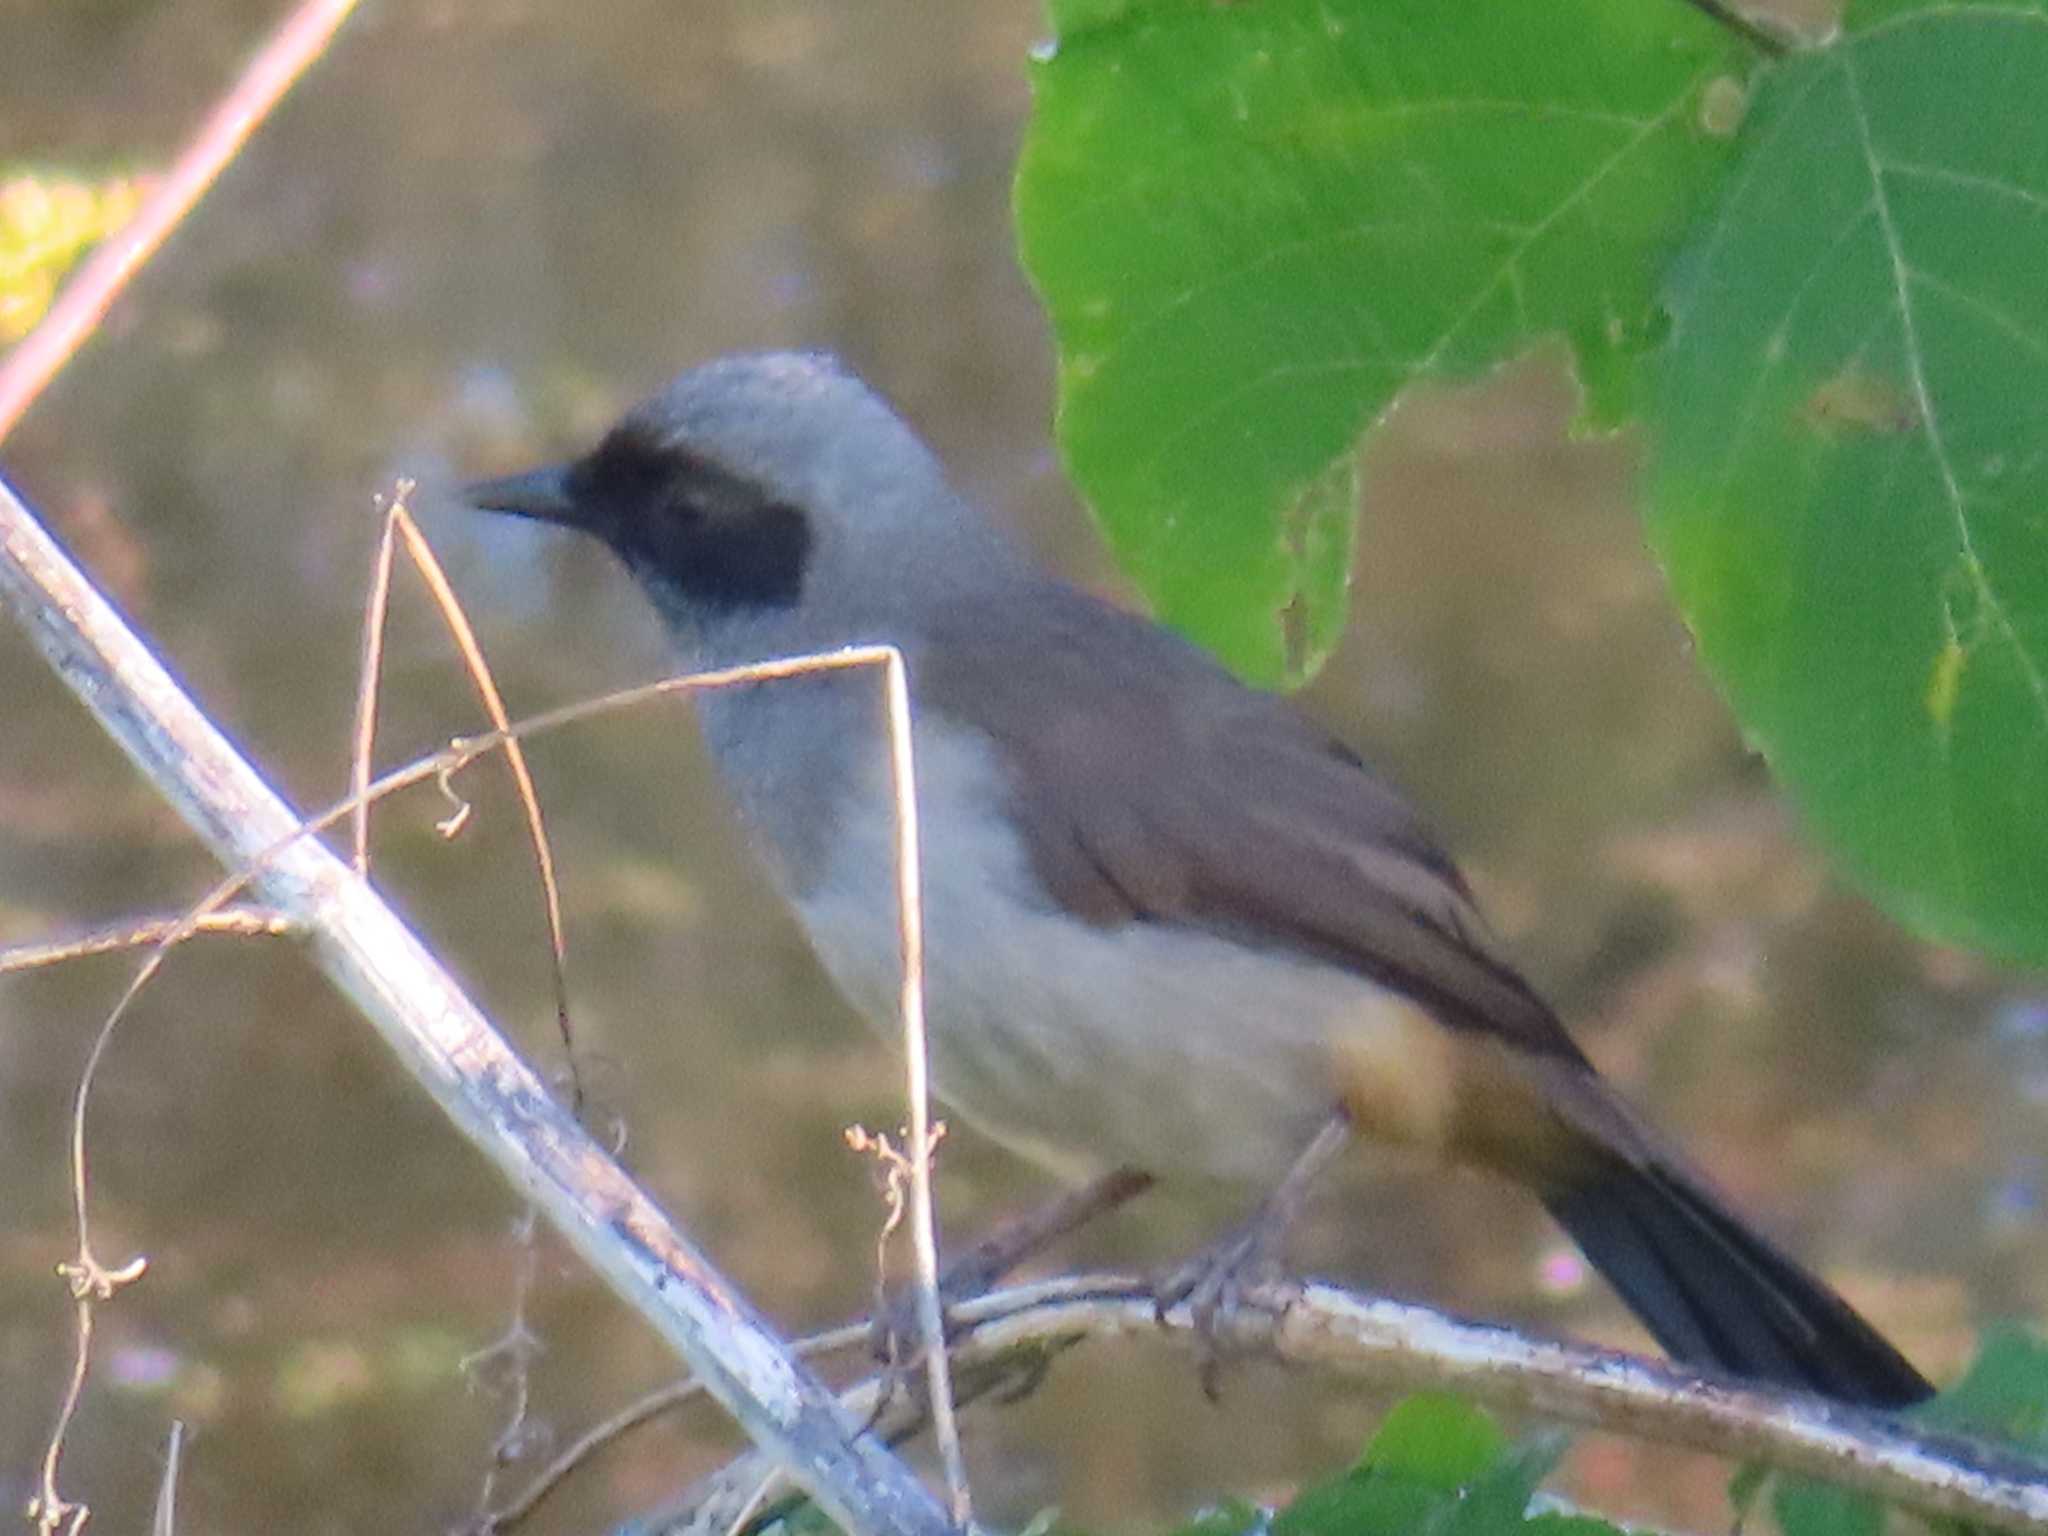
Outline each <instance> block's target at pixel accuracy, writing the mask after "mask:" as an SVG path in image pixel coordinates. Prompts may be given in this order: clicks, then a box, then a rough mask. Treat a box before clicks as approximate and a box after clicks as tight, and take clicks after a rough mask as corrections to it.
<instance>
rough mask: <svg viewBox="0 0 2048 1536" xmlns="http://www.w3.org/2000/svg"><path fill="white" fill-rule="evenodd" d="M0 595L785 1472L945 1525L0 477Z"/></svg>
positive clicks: (471, 1132)
mask: <svg viewBox="0 0 2048 1536" xmlns="http://www.w3.org/2000/svg"><path fill="white" fill-rule="evenodd" d="M0 605H4V606H5V607H6V608H7V609H9V610H10V611H11V612H12V613H13V614H14V615H15V617H16V618H17V619H18V620H20V622H21V623H22V625H23V626H24V627H25V628H26V629H27V631H28V633H29V636H30V638H31V640H33V641H34V643H35V645H36V646H37V648H38V649H39V650H40V651H41V652H42V653H43V655H44V657H45V659H46V660H47V661H48V662H49V663H50V665H51V666H52V667H53V668H54V669H55V670H56V672H57V674H58V676H59V677H61V678H62V679H63V680H64V681H65V682H66V683H67V684H68V685H69V686H70V687H71V689H72V690H73V692H75V693H76V694H77V695H78V696H79V698H80V699H81V701H82V702H84V703H85V705H86V706H87V708H88V709H90V710H91V711H92V713H93V714H94V716H95V717H96V718H97V719H98V720H99V722H100V724H101V725H102V726H103V727H104V728H105V729H106V730H107V732H108V734H109V735H111V736H112V737H113V738H114V740H115V741H116V742H117V743H118V744H119V745H120V746H121V747H122V749H123V750H124V751H126V752H127V753H128V755H129V756H130V758H131V759H133V760H134V762H135V763H136V765H137V766H138V767H139V768H141V769H142V771H143V773H144V774H145V775H146V776H147V777H148V778H149V779H150V781H151V782H152V783H153V784H155V785H156V787H157V789H158V790H159V792H160V793H162V794H163V795H164V797H165V798H166V799H167V800H168V801H169V802H170V803H171V805H172V806H173V807H174V808H175V809H176V810H177V811H178V812H179V814H180V815H182V816H183V817H184V818H185V820H186V821H187V822H188V823H189V824H190V825H191V827H192V828H193V830H194V831H195V832H197V833H198V834H199V836H200V837H201V838H202V839H203V840H204V841H205V842H206V843H207V845H208V846H209V847H210V848H211V849H212V850H213V851H214V853H215V855H216V856H217V857H218V858H219V859H220V860H221V861H222V862H223V863H225V864H227V865H228V866H229V867H230V868H231V869H237V870H239V869H242V868H244V867H248V866H252V865H253V866H255V868H254V873H253V875H252V878H251V879H250V882H249V884H250V889H251V891H252V893H253V895H254V897H255V899H256V900H257V901H259V902H261V903H262V904H263V905H265V906H267V907H270V908H274V909H275V910H277V911H278V912H280V913H282V914H284V915H285V916H286V917H288V918H290V919H291V920H292V921H294V922H295V923H297V924H298V925H299V926H300V927H301V928H302V929H303V930H304V932H305V933H306V935H307V937H308V940H309V942H310V947H311V950H312V953H313V956H314V958H315V960H316V961H317V962H318V963H319V964H320V966H321V967H322V968H323V969H324V970H326V972H327V973H328V975H329V977H330V978H331V979H332V980H333V981H334V982H335V984H336V985H337V986H338V987H339V988H340V989H341V991H342V992H343V994H344V995H346V996H347V997H348V998H349V999H350V1000H351V1001H353V1002H354V1003H355V1005H356V1007H357V1008H358V1009H359V1010H360V1011H361V1012H362V1013H363V1015H364V1017H365V1018H367V1019H368V1020H369V1021H370V1023H372V1024H373V1025H374V1026H375V1027H376V1029H377V1030H378V1033H379V1034H380V1035H381V1036H382V1037H383V1038H384V1040H385V1042H386V1044H388V1045H389V1046H390V1047H391V1048H392V1049H393V1050H394V1051H395V1052H396V1053H397V1055H398V1056H399V1059H400V1060H401V1062H403V1064H404V1065H405V1067H406V1068H407V1070H409V1071H410V1072H411V1073H412V1074H413V1075H414V1076H415V1077H417V1078H418V1079H419V1080H420V1082H421V1084H422V1085H423V1086H424V1087H425V1088H426V1089H427V1090H428V1091H429V1092H430V1093H431V1094H432V1095H433V1096H434V1098H435V1100H436V1101H437V1102H438V1103H439V1104H440V1105H441V1107H442V1109H443V1110H444V1111H445V1112H446V1113H447V1114H448V1115H449V1117H450V1118H451V1119H452V1120H454V1121H455V1123H456V1125H457V1127H458V1128H459V1129H460V1130H461V1131H462V1132H463V1134H464V1135H466V1136H468V1137H469V1138H470V1140H471V1141H473V1142H474V1143H475V1144H476V1145H477V1146H478V1147H479V1148H480V1149H481V1150H482V1151H483V1152H484V1153H485V1154H486V1155H487V1156H488V1157H490V1158H491V1159H492V1161H494V1162H495V1163H496V1164H497V1165H498V1166H499V1168H500V1169H501V1170H502V1171H503V1172H504V1173H505V1174H506V1175H507V1176H508V1177H509V1178H510V1179H511V1180H512V1182H513V1183H514V1184H515V1185H516V1186H517V1187H518V1188H519V1189H520V1190H521V1192H522V1193H524V1194H525V1195H526V1196H527V1197H529V1198H531V1199H532V1200H533V1201H534V1202H535V1203H536V1204H537V1205H539V1207H540V1208H541V1210H542V1211H543V1212H544V1213H545V1214H546V1215H547V1217H548V1219H549V1220H550V1221H551V1222H553V1223H554V1224H555V1226H556V1228H557V1229H558V1230H559V1231H561V1233H562V1234H563V1236H564V1237H566V1238H567V1239H568V1241H569V1242H570V1243H571V1245H572V1246H574V1247H575V1248H576V1249H577V1250H578V1251H579V1252H581V1253H582V1254H583V1256H584V1257H585V1258H586V1259H587V1260H588V1261H589V1262H590V1263H591V1264H592V1265H593V1266H594V1267H596V1269H597V1270H598V1271H599V1273H601V1274H602V1275H603V1276H604V1277H605V1278H606V1280H607V1281H608V1282H609V1283H610V1284H611V1286H612V1288H613V1289H614V1290H615V1291H617V1292H618V1293H619V1294H620V1295H621V1296H622V1297H623V1298H624V1299H625V1300H626V1301H627V1302H628V1303H629V1304H631V1305H632V1306H633V1307H634V1308H635V1309H636V1310H637V1311H639V1312H640V1313H641V1314H642V1315H643V1316H645V1317H646V1318H647V1319H648V1320H649V1321H650V1322H651V1323H653V1324H654V1326H655V1327H656V1328H657V1329H658V1330H659V1331H660V1332H661V1334H662V1335H663V1337H665V1338H666V1339H667V1340H668V1341H669V1343H670V1344H671V1345H672V1346H674V1347H675V1349H676V1350H677V1351H678V1352H679V1353H680V1354H681V1355H682V1356H683V1357H684V1358H685V1359H686V1360H687V1361H688V1362H689V1364H690V1366H691V1367H692V1368H693V1369H694V1370H696V1371H697V1372H698V1373H699V1374H700V1375H702V1376H703V1377H704V1379H705V1382H706V1385H707V1387H708V1388H709V1390H710V1391H711V1392H712V1394H713V1395H714V1396H716V1397H717V1398H718V1399H719V1400H720V1401H721V1402H722V1403H724V1404H725V1406H726V1408H727V1409H728V1410H729V1411H730V1412H732V1414H733V1415H734V1416H735V1417H736V1418H737V1419H739V1421H740V1422H741V1423H742V1425H744V1427H745V1428H746V1430H747V1433H748V1434H749V1435H750V1436H751V1437H752V1438H753V1439H754V1440H755V1441H756V1443H757V1444H759V1445H761V1446H763V1447H764V1448H766V1449H768V1450H769V1451H770V1452H771V1453H772V1454H773V1455H774V1456H775V1458H776V1460H777V1461H778V1463H779V1464H781V1465H782V1466H784V1467H786V1468H787V1469H788V1470H789V1472H790V1475H791V1477H792V1478H793V1479H794V1480H795V1481H796V1482H798V1483H799V1484H800V1485H802V1486H803V1487H805V1488H806V1489H808V1490H809V1491H810V1492H811V1493H813V1494H814V1495H815V1496H816V1497H817V1499H818V1502H819V1504H820V1505H821V1506H822V1507H823V1508H825V1509H826V1510H827V1511H829V1512H830V1513H831V1514H832V1515H833V1517H834V1518H835V1519H837V1520H839V1521H840V1522H841V1523H842V1524H844V1525H845V1526H846V1527H847V1528H849V1529H851V1530H854V1531H859V1532H864V1533H866V1532H872V1533H875V1536H881V1533H883V1532H890V1533H894V1532H922V1533H932V1536H936V1533H939V1532H943V1531H947V1530H949V1529H950V1527H949V1525H948V1523H947V1520H946V1517H945V1514H944V1513H943V1511H942V1510H941V1509H940V1508H939V1506H938V1505H937V1503H936V1502H935V1501H934V1500H933V1499H932V1497H931V1495H930V1494H929V1493H928V1492H927V1491H926V1490H925V1488H924V1487H923V1486H922V1485H921V1484H920V1483H919V1482H918V1481H917V1480H916V1478H915V1477H913V1476H912V1475H911V1473H910V1472H909V1470H908V1469H907V1468H906V1467H905V1466H904V1465H903V1464H902V1463H901V1462H900V1461H898V1460H897V1459H896V1458H895V1457H894V1456H893V1455H891V1454H890V1453H889V1452H888V1450H887V1449H886V1448H885V1447H884V1446H882V1445H881V1444H880V1443H879V1442H878V1441H876V1440H875V1439H874V1438H873V1437H871V1436H868V1435H865V1434H863V1433H861V1432H860V1431H859V1430H858V1429H857V1428H856V1426H855V1424H854V1422H853V1421H852V1420H851V1419H850V1418H849V1417H848V1416H847V1415H846V1413H845V1412H844V1410H842V1409H841V1408H840V1406H839V1404H838V1402H837V1400H836V1399H835V1398H834V1397H833V1396H832V1394H831V1393H829V1392H827V1391H826V1390H825V1388H824V1387H823V1386H822V1385H821V1384H820V1383H819V1382H818V1381H817V1380H816V1378H815V1377H813V1376H812V1375H811V1374H810V1372H809V1371H808V1370H806V1369H805V1368H804V1367H803V1366H802V1365H800V1364H799V1363H798V1362H797V1361H796V1360H795V1359H793V1358H792V1357H791V1356H790V1355H789V1353H788V1352H787V1351H786V1350H785V1349H784V1348H783V1346H782V1344H781V1342H780V1341H779V1340H778V1339H777V1338H776V1337H775V1335H774V1334H773V1333H772V1332H771V1331H770V1330H769V1329H768V1328H767V1326H766V1325H765V1324H764V1323H763V1322H762V1321H761V1320H760V1319H759V1318H758V1316H757V1315H756V1314H755V1313H754V1311H753V1309H752V1307H751V1306H750V1305H749V1304H748V1303H747V1302H746V1300H745V1298H744V1297H742V1296H741V1295H740V1294H739V1293H738V1292H737V1291H735V1290H734V1289H733V1287H732V1286H731V1285H730V1284H729V1283H728V1282H727V1281H726V1280H725V1279H724V1277H723V1276H721V1275H719V1274H718V1272H717V1271H716V1270H715V1269H714V1268H713V1267H712V1266H711V1264H710V1262H709V1260H708V1259H707V1258H706V1257H705V1256H704V1255H703V1254H702V1253H700V1252H699V1251H698V1250H697V1249H696V1247H695V1246H694V1245H693V1244H691V1242H690V1241H689V1239H688V1238H687V1237H686V1236H685V1235H684V1234H683V1233H682V1232H681V1231H680V1230H679V1229H678V1228H677V1227H676V1226H675V1224H674V1223H673V1222H671V1221H670V1220H669V1218H668V1216H667V1215H666V1214H665V1213H664V1212H662V1211H661V1210H660V1208H659V1207H657V1206H656V1205H655V1204H654V1202H653V1201H651V1200H650V1199H648V1197H647V1196H646V1195H645V1194H644V1193H642V1192H641V1190H640V1189H639V1188H638V1187H637V1186H636V1185H635V1184H634V1183H633V1182H632V1180H631V1179H630V1178H628V1177H627V1176H626V1174H625V1172H624V1170H623V1169H621V1168H620V1167H619V1166H618V1164H617V1163H616V1162H615V1161H613V1159H612V1158H611V1157H610V1156H609V1155H608V1154H607V1153H606V1152H605V1150H604V1149H603V1148H602V1147H600V1146H599V1145H598V1144H597V1143H596V1142H595V1141H593V1140H592V1139H591V1138H590V1137H589V1136H588V1135H587V1134H586V1133H585V1132H584V1130H583V1128H582V1126H580V1125H579V1124H577V1123H576V1121H575V1120H574V1119H573V1118H572V1117H571V1116H570V1115H568V1114H567V1113H566V1112H565V1111H564V1110H563V1109H562V1108H561V1106H559V1105H558V1104H556V1103H555V1102H554V1100H553V1099H552V1098H550V1097H549V1095H548V1093H547V1091H546V1088H545V1086H544V1085H543V1084H542V1082H541V1080H540V1079H539V1078H538V1077H537V1076H536V1075H535V1074H534V1073H533V1072H532V1070H531V1069H530V1068H528V1067H527V1065H526V1064H525V1063H524V1062H523V1061H522V1060H520V1058H519V1057H518V1056H517V1054H516V1053H514V1052H513V1051H512V1049H511V1048H510V1047H509V1046H508V1045H507V1044H506V1043H505V1041H504V1040H503V1038H502V1037H501V1036H499V1034H498V1033H497V1032H496V1031H495V1030H494V1029H493V1028H492V1027H491V1025H490V1023H489V1021H488V1020H486V1019H485V1017H484V1016H483V1014H482V1012H481V1011H480V1010H478V1008H477V1007H476V1005H475V1004H474V1003H472V1002H471V1001H470V1000H469V998H468V997H467V996H465V995H464V994H463V992H462V991H461V990H460V988H458V987H457V985H456V984H455V982H454V980H453V979H452V978H451V977H450V976H449V975H448V974H447V972H446V971H445V970H444V969H443V968H442V967H441V965H440V963H439V962H438V961H437V960H436V959H435V958H434V956H433V955H432V954H431V953H429V951H428V950H427V949H426V947H425V946H424V945H423V944H421V942H420V941H419V939H418V938H417V937H416V936H415V935H414V934H413V933H412V932H411V930H410V929H408V928H407V927H406V926H405V925H404V923H403V922H401V921H400V920H399V918H398V917H397V916H396V914H394V913H393V912H392V911H391V909H390V908H389V907H388V906H386V905H385V903H384V902H383V900H382V899H381V898H380V897H379V896H378V895H377V893H376V892H375V891H374V890H373V889H372V888H371V887H370V886H369V884H368V883H367V882H365V881H364V880H363V879H361V878H360V877H359V876H358V875H357V874H356V873H355V872H354V870H352V869H351V868H350V867H349V865H348V864H347V863H346V862H345V861H344V860H342V859H340V858H337V857H336V856H335V855H334V854H333V853H332V852H331V851H330V850H329V849H328V848H327V847H326V845H325V844H323V843H322V842H321V841H320V840H319V839H318V838H317V837H313V836H309V835H299V829H300V828H301V827H302V826H303V821H302V818H300V817H299V816H297V815H296V814H294V812H293V811H292V810H291V808H290V807H289V806H288V805H287V804H286V803H285V802H284V800H283V799H282V798H280V797H279V796H278V795H277V794H276V792H275V791H273V790H272V789H271V788H270V786H269V785H268V784H266V783H265V782H264V781H263V779H262V778H261V777H260V776H259V775H258V774H257V772H256V770H255V769H254V768H253V767H251V766H250V764H249V763H248V762H247V761H246V760H245V759H243V758H242V756H241V755H240V754H239V753H238V752H237V751H236V750H235V748H234V747H233V746H232V745H231V744H230V743H229V742H228V740H227V738H226V737H225V736H224V735H222V734H221V732H220V731H219V730H218V729H217V728H216V727H215V726H214V724H213V723H212V721H210V720H209V719H207V718H206V716H205V715H204V714H203V713H202V712H201V711H200V709H199V708H198V706H197V705H196V704H195V703H194V702H193V701H192V700H191V699H190V698H188V697H187V696H186V695H185V693H184V692H183V691H182V689H180V687H179V686H178V684H177V683H176V681H175V680H173V678H172V677H171V675H170V674H169V672H168V671H166V670H165V668H164V666H163V665H162V663H161V662H159V661H158V660H157V658H156V657H155V656H154V655H153V654H152V653H151V651H150V650H149V648H148V646H147V645H145V644H144V642H143V641H142V640H141V639H140V638H139V637H138V636H137V635H136V634H135V633H134V632H133V631H132V630H130V629H129V628H128V626H127V625H126V624H125V623H124V622H123V621H122V619H121V618H120V616H119V615H118V614H117V613H116V612H115V611H114V609H113V607H112V605H111V604H110V603H108V601H107V600H106V599H105V598H104V597H103V596H102V595H101V594H100V593H99V592H98V591H97V590H96V589H95V588H94V587H93V586H92V585H91V584H90V583H89V582H88V581H87V580H86V578H85V577H84V575H83V574H82V573H81V572H80V571H79V570H78V568H77V567H76V566H75V565H74V564H73V563H72V561H71V560H70V558H69V557H68V556H67V555H66V554H65V553H64V551H63V550H62V549H61V548H60V547H59V546H58V545H57V544H56V542H55V541H54V540H53V539H51V538H50V536H49V534H48V533H47V532H45V531H44V529H43V528H42V527H41V525H40V524H39V523H38V522H37V521H36V519H35V518H34V516H33V515H32V514H31V513H30V511H29V509H28V508H27V506H25V505H24V504H23V503H22V501H21V500H20V499H19V498H18V497H17V496H16V494H15V493H14V491H13V489H12V488H11V487H10V486H8V485H7V483H6V482H5V481H4V480H0Z"/></svg>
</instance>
